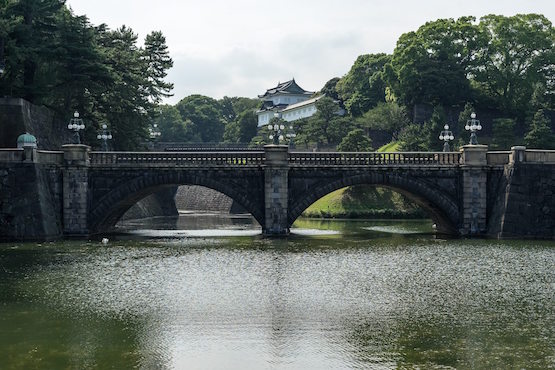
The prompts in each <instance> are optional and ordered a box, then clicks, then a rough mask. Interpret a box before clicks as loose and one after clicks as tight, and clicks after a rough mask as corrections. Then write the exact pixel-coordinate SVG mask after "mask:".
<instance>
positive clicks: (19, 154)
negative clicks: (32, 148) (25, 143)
mask: <svg viewBox="0 0 555 370" xmlns="http://www.w3.org/2000/svg"><path fill="white" fill-rule="evenodd" d="M24 153H25V152H24V150H23V148H17V149H16V148H8V149H0V162H21V161H23V160H24V159H25V154H24Z"/></svg>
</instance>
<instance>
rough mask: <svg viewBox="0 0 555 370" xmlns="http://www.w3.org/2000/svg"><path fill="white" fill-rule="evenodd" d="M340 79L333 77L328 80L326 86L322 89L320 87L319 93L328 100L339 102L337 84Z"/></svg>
mask: <svg viewBox="0 0 555 370" xmlns="http://www.w3.org/2000/svg"><path fill="white" fill-rule="evenodd" d="M339 80H340V78H339V77H334V78H332V79H331V80H329V81H328V82H326V84H325V85H324V87H322V90H320V93H321V94H322V95H325V96H327V97H329V98H332V99H333V100H335V101H339V100H341V99H340V97H339V94H338V92H337V88H336V87H337V83H338V82H339Z"/></svg>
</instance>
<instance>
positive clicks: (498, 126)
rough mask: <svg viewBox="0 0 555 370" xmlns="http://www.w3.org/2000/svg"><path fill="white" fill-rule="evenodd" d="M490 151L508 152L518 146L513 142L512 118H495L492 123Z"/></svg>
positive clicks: (513, 124)
mask: <svg viewBox="0 0 555 370" xmlns="http://www.w3.org/2000/svg"><path fill="white" fill-rule="evenodd" d="M492 134H493V137H492V140H491V148H492V149H498V150H499V149H502V150H509V149H510V148H511V147H512V146H514V145H517V144H519V143H518V142H515V140H516V139H515V120H514V119H512V118H496V119H494V120H493V122H492Z"/></svg>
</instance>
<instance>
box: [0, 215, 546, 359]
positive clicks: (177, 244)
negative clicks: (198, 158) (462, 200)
mask: <svg viewBox="0 0 555 370" xmlns="http://www.w3.org/2000/svg"><path fill="white" fill-rule="evenodd" d="M225 222H227V221H225ZM199 225H200V224H199ZM144 226H146V225H144ZM255 226H256V225H255ZM298 226H299V228H301V229H316V228H317V226H315V223H314V222H312V221H303V220H301V223H300V224H299V225H298ZM374 226H378V227H386V226H390V228H389V230H391V229H392V228H400V227H401V228H402V227H403V226H402V223H401V224H400V223H390V224H389V225H387V223H385V222H384V221H382V223H381V224H379V223H378V224H376V222H375V221H372V222H370V221H367V222H366V221H365V222H363V221H360V222H348V221H339V222H326V223H325V224H324V229H326V230H334V231H336V232H338V233H336V234H332V235H328V234H325V233H324V234H321V235H314V236H306V235H298V234H297V235H292V236H291V237H289V238H282V239H267V238H263V237H260V236H233V235H231V236H226V237H205V236H204V237H189V236H186V237H183V236H179V235H177V236H176V235H172V236H171V237H169V236H168V237H162V238H151V237H149V236H145V235H141V237H138V238H137V237H134V236H133V234H120V235H117V236H114V237H111V238H110V240H111V241H110V243H109V245H107V246H104V245H102V244H100V243H99V242H98V241H91V242H86V243H83V242H77V241H68V242H62V243H51V244H43V245H40V246H39V245H35V244H19V245H13V244H10V245H0V266H2V267H0V309H1V310H2V311H1V313H2V314H1V315H0V333H1V334H2V335H0V363H1V364H2V368H7V369H10V368H14V369H16V368H76V369H77V368H79V369H81V368H93V367H98V368H133V367H138V368H148V369H150V368H168V369H170V368H187V369H195V368H198V369H201V368H202V369H207V368H209V369H213V368H238V369H249V368H252V369H260V368H279V369H281V368H311V369H312V368H333V369H335V368H384V369H390V368H397V367H398V368H413V367H420V368H449V367H450V368H488V369H489V368H517V367H518V368H527V369H530V368H537V369H544V368H550V367H553V366H555V362H554V361H555V360H554V353H553V348H555V332H554V330H555V329H554V328H555V317H554V314H553V312H554V302H555V293H554V289H553V284H554V282H555V272H554V271H553V265H554V263H555V249H554V248H553V247H554V246H555V243H553V242H522V241H487V240H470V241H469V240H441V239H435V238H434V237H433V236H432V235H430V234H428V233H427V232H428V230H429V222H422V223H420V224H419V223H408V224H407V226H406V228H407V230H414V229H415V228H416V229H421V230H422V233H418V234H394V233H391V232H383V231H377V230H375V229H372V228H373V227H374ZM169 228H170V227H168V229H169ZM229 228H230V229H231V230H237V229H238V230H239V231H241V230H243V231H245V230H249V229H248V227H245V226H244V224H243V225H231V226H229ZM241 228H244V229H241ZM369 228H370V229H369ZM148 229H151V230H152V229H155V227H153V226H148ZM198 229H202V227H199V228H198ZM223 229H225V227H223ZM251 230H252V229H251ZM177 231H179V230H177Z"/></svg>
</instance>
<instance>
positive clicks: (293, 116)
mask: <svg viewBox="0 0 555 370" xmlns="http://www.w3.org/2000/svg"><path fill="white" fill-rule="evenodd" d="M313 94H314V92H312V91H306V90H304V89H303V88H302V87H300V86H299V85H297V83H296V82H295V79H292V80H291V81H287V82H283V83H278V85H277V86H276V87H274V88H271V89H268V90H266V92H265V93H264V94H263V95H258V97H259V98H260V99H262V100H263V104H262V108H260V110H258V111H257V112H256V114H257V115H258V126H259V127H260V126H263V125H267V124H268V123H270V121H271V119H272V118H274V116H275V115H276V114H277V115H278V116H280V117H281V118H283V119H284V120H285V121H287V122H291V121H295V120H298V119H301V118H306V117H310V116H312V115H313V114H314V113H316V102H317V101H318V99H320V98H322V96H318V97H315V98H311V96H312V95H313Z"/></svg>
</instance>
